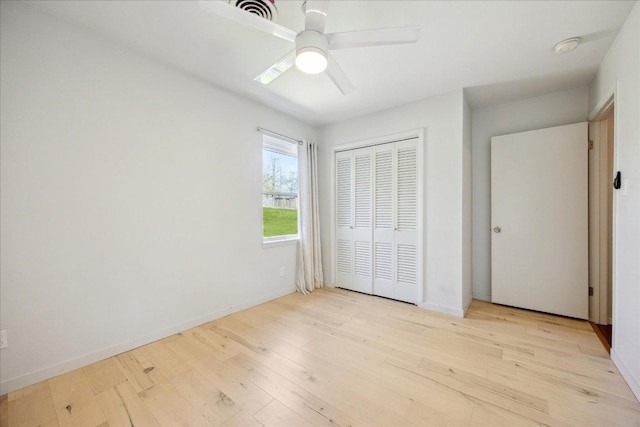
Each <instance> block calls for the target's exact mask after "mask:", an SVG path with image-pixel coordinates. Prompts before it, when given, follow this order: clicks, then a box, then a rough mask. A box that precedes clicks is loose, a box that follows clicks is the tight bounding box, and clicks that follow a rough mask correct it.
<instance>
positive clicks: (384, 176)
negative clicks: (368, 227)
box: [373, 144, 396, 298]
mask: <svg viewBox="0 0 640 427" xmlns="http://www.w3.org/2000/svg"><path fill="white" fill-rule="evenodd" d="M395 154H396V150H395V144H382V145H378V146H375V147H373V157H374V161H373V167H374V173H373V177H374V178H373V184H374V196H373V199H374V202H373V209H374V220H373V260H374V262H373V267H374V268H373V275H374V277H373V294H374V295H379V296H383V297H387V298H394V287H395V285H394V283H395V280H394V278H395V275H396V269H395V262H394V259H395V250H394V239H395V237H394V235H395V223H396V218H395V197H396V196H395V186H396V184H395V181H396V180H395V175H396V174H395V170H396V167H395V163H396V156H395Z"/></svg>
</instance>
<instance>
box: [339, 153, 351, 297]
mask: <svg viewBox="0 0 640 427" xmlns="http://www.w3.org/2000/svg"><path fill="white" fill-rule="evenodd" d="M335 165H336V166H335V168H336V170H335V173H336V176H335V182H336V201H335V206H336V286H338V287H341V288H345V289H352V290H355V289H354V285H353V271H354V268H353V267H354V265H353V226H352V224H353V155H352V153H350V152H339V153H336V163H335Z"/></svg>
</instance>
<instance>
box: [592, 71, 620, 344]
mask: <svg viewBox="0 0 640 427" xmlns="http://www.w3.org/2000/svg"><path fill="white" fill-rule="evenodd" d="M618 86H619V82H618V80H616V81H615V83H614V84H613V85H612V86H611V87H609V89H607V90H606V91H605V92H604V95H603V96H602V98H600V99H599V100H598V102H597V103H596V104H595V106H594V107H593V109H592V110H591V112H590V113H589V121H590V122H592V121H600V120H602V119H603V118H605V117H606V115H607V114H608V113H609V110H610V109H611V108H612V107H613V141H609V143H611V144H613V170H614V171H617V170H618V163H619V162H618V135H619V134H620V129H619V122H620V121H619V117H618V114H619V111H618V108H616V99H618V92H619V88H618ZM611 179H613V177H611ZM616 206H617V194H616V192H615V191H614V193H613V203H612V207H611V212H610V213H611V260H610V261H611V300H612V301H611V313H609V315H610V316H611V319H607V321H609V320H611V325H612V333H611V353H612V354H613V353H614V348H615V336H616V326H615V317H616V305H617V304H616V281H617V280H616V272H617V269H616V258H617V257H616V247H617V245H616V235H617V233H616V229H617V227H616V211H617V209H616ZM594 293H595V292H594ZM601 295H602V294H601ZM600 304H603V301H600Z"/></svg>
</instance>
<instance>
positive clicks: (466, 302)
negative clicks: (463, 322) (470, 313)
mask: <svg viewBox="0 0 640 427" xmlns="http://www.w3.org/2000/svg"><path fill="white" fill-rule="evenodd" d="M472 302H473V296H471V295H470V296H469V299H467V301H465V303H464V308H463V309H462V317H466V316H467V310H469V306H470V305H471V303H472Z"/></svg>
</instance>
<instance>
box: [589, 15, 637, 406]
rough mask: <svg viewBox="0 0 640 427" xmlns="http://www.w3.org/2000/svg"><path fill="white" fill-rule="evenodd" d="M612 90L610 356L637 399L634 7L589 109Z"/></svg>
mask: <svg viewBox="0 0 640 427" xmlns="http://www.w3.org/2000/svg"><path fill="white" fill-rule="evenodd" d="M616 85H617V88H616ZM612 88H616V99H615V119H614V120H615V137H614V138H615V150H616V155H615V160H614V161H615V166H614V170H619V171H621V173H622V177H623V188H622V189H621V190H619V191H615V192H614V206H615V207H614V209H615V217H614V249H613V250H614V258H615V262H614V271H613V276H614V277H613V281H614V285H613V348H612V349H611V358H612V359H613V361H614V362H615V364H616V366H617V367H618V369H619V370H620V371H621V373H622V374H623V376H624V377H625V379H626V380H627V383H628V384H629V385H630V386H631V388H632V389H633V391H634V393H635V395H636V396H637V397H638V399H640V3H636V5H635V7H634V8H633V10H632V11H631V14H630V15H629V17H628V18H627V21H626V23H625V24H624V26H623V27H622V30H620V33H618V36H617V37H616V40H615V41H614V42H613V44H612V45H611V48H610V49H609V51H608V52H607V55H606V56H605V58H604V60H603V61H602V63H601V64H600V67H599V69H598V74H597V76H596V78H595V79H594V81H593V83H592V85H591V92H590V99H589V103H590V106H591V108H592V109H593V108H594V107H595V106H596V105H597V104H598V103H599V102H601V101H604V100H606V99H607V98H608V97H609V95H610V93H611V92H610V90H611V89H612ZM625 187H626V188H625Z"/></svg>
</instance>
